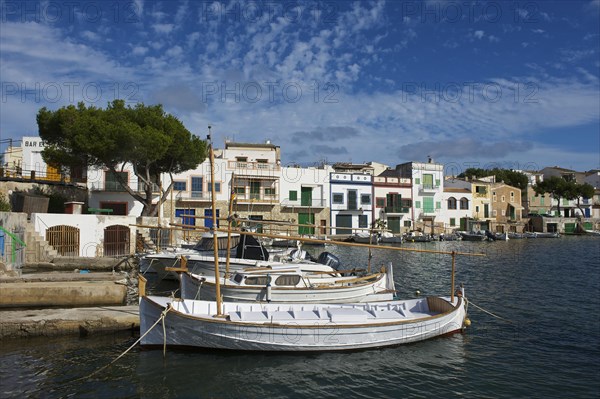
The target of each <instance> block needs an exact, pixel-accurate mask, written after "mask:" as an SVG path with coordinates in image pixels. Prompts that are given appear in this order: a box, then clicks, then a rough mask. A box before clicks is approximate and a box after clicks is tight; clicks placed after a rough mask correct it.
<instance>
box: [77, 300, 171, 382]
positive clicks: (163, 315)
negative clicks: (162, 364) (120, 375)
mask: <svg viewBox="0 0 600 399" xmlns="http://www.w3.org/2000/svg"><path fill="white" fill-rule="evenodd" d="M171 309H172V308H171V304H169V305H167V307H166V308H165V310H163V311H162V312H161V314H160V317H159V318H158V320H156V323H154V324H153V325H152V327H150V328H149V329H148V331H146V332H145V333H144V335H142V336H141V337H140V338H138V339H137V340H136V341H135V342H134V343H133V344H132V345H131V346H130V347H129V348H127V350H126V351H125V352H123V353H121V354H120V355H119V356H117V358H116V359H114V360H113V361H112V362H110V363H108V364H107V365H106V366H103V367H101V368H99V369H98V370H96V371H94V372H93V373H91V374H89V375H87V376H85V377H81V378H78V379H76V380H73V381H71V382H76V381H79V380H84V379H88V378H91V377H93V376H94V375H96V374H98V373H99V372H101V371H102V370H104V369H107V368H108V367H110V366H111V365H112V364H113V363H115V362H116V361H117V360H119V359H120V358H122V357H123V356H125V355H126V354H127V353H128V352H129V351H130V350H132V349H133V348H134V347H135V346H136V345H137V344H138V343H139V342H140V341H141V340H142V339H144V337H145V336H146V335H148V333H150V331H152V329H153V328H154V327H156V326H157V325H158V323H160V322H161V321H162V320H164V319H165V317H167V313H169V311H170V310H171ZM163 336H164V338H165V342H164V345H165V350H166V339H167V336H166V334H165V323H163ZM163 356H164V352H163Z"/></svg>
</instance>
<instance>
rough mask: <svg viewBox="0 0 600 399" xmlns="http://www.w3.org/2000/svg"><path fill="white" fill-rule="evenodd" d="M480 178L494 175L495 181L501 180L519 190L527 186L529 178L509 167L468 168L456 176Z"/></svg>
mask: <svg viewBox="0 0 600 399" xmlns="http://www.w3.org/2000/svg"><path fill="white" fill-rule="evenodd" d="M472 176H475V177H476V178H478V179H480V178H482V177H486V176H495V177H496V182H501V181H503V182H504V183H506V184H508V185H509V186H513V187H517V188H518V189H520V190H525V189H526V188H527V184H528V182H529V180H528V179H527V176H526V175H525V174H523V173H521V172H515V171H514V170H510V169H499V168H494V169H481V168H468V169H466V170H465V171H464V172H463V173H461V174H460V175H458V177H472Z"/></svg>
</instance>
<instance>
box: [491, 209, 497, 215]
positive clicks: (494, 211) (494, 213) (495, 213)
mask: <svg viewBox="0 0 600 399" xmlns="http://www.w3.org/2000/svg"><path fill="white" fill-rule="evenodd" d="M497 214H498V213H497V211H496V210H495V209H494V210H493V211H492V216H493V217H496V215H497Z"/></svg>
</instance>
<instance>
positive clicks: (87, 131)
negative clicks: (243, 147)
mask: <svg viewBox="0 0 600 399" xmlns="http://www.w3.org/2000/svg"><path fill="white" fill-rule="evenodd" d="M37 123H38V127H39V133H40V137H41V138H42V139H44V140H45V141H46V146H45V148H44V151H43V153H42V156H43V157H44V160H45V161H46V162H47V163H53V164H59V165H64V166H82V165H86V166H95V167H99V168H108V169H109V170H112V171H113V172H116V171H117V168H118V166H119V165H122V164H125V163H129V164H131V165H132V167H133V170H134V173H135V174H136V176H137V177H138V179H139V181H140V182H143V183H146V187H147V191H146V192H145V193H144V194H145V195H144V196H143V195H141V194H140V193H138V192H136V191H133V190H131V189H130V188H129V187H127V186H126V185H123V186H124V187H125V189H126V190H127V191H128V192H129V193H130V194H131V195H132V196H133V197H134V198H135V199H137V200H139V201H141V202H142V203H143V204H144V211H143V212H142V215H153V214H155V209H156V207H154V206H153V205H152V191H151V187H152V184H155V185H158V184H159V180H160V176H161V174H162V173H169V174H172V173H180V172H183V171H186V170H189V169H194V168H196V167H197V166H198V165H199V164H200V163H201V162H202V161H204V159H205V158H206V153H207V147H206V143H205V142H204V141H202V140H200V139H199V138H198V137H195V136H193V135H192V134H191V133H190V132H189V131H188V130H187V129H186V128H185V126H183V124H182V123H181V121H179V120H178V119H177V118H176V117H175V116H173V115H170V114H166V113H165V112H164V111H163V108H162V105H153V106H146V105H144V104H137V105H135V106H134V107H131V106H127V107H126V106H125V102H124V101H123V100H115V101H113V102H112V103H110V104H108V106H107V108H106V109H102V108H96V107H94V106H89V107H88V106H86V105H85V104H84V103H79V104H78V105H77V106H76V107H75V106H73V105H69V106H67V107H63V108H60V109H58V110H56V111H50V110H48V109H46V108H45V107H44V108H42V109H40V110H39V112H38V114H37ZM170 188H171V187H169V188H167V190H165V191H164V192H163V193H162V196H161V202H162V201H164V200H165V199H166V198H167V194H168V192H169V190H170Z"/></svg>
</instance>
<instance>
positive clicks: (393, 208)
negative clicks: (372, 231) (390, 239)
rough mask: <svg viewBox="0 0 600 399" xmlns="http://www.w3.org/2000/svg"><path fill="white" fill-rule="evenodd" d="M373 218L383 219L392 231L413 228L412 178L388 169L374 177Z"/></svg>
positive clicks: (397, 231) (403, 230)
mask: <svg viewBox="0 0 600 399" xmlns="http://www.w3.org/2000/svg"><path fill="white" fill-rule="evenodd" d="M373 195H374V197H375V201H374V205H375V206H374V207H373V219H374V220H377V219H381V220H383V221H384V222H385V225H386V227H387V229H388V230H390V231H391V232H392V233H403V232H406V231H408V230H410V229H411V228H412V220H411V213H412V212H411V208H412V180H411V179H410V178H408V177H401V176H400V174H399V172H398V170H396V169H387V170H385V171H383V172H381V173H380V174H379V175H377V176H375V177H374V178H373Z"/></svg>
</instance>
